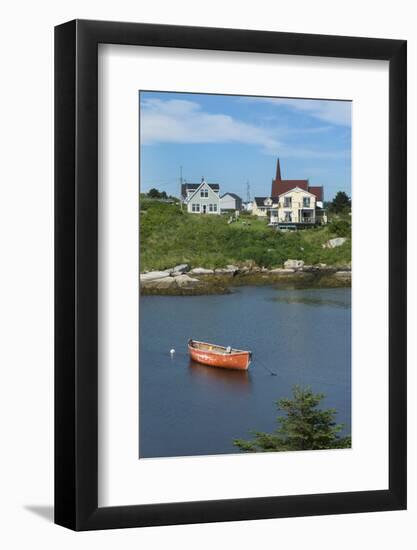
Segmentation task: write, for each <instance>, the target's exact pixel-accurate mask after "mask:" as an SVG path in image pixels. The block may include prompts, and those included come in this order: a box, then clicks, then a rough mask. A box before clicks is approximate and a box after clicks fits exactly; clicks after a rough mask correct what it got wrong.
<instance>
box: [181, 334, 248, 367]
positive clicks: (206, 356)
mask: <svg viewBox="0 0 417 550" xmlns="http://www.w3.org/2000/svg"><path fill="white" fill-rule="evenodd" d="M188 353H189V354H190V357H191V359H192V360H193V361H196V362H197V363H202V364H203V365H209V366H210V367H220V368H223V369H235V370H248V367H249V364H250V362H251V359H252V352H250V351H243V350H241V349H233V348H231V347H225V346H217V345H216V344H208V343H206V342H197V340H189V341H188Z"/></svg>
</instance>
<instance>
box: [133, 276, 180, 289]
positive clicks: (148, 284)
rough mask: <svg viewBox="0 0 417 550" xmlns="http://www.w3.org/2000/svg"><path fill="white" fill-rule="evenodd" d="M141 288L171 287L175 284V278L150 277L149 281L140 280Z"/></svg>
mask: <svg viewBox="0 0 417 550" xmlns="http://www.w3.org/2000/svg"><path fill="white" fill-rule="evenodd" d="M141 286H142V288H158V289H164V288H171V287H173V286H176V279H174V278H173V277H164V278H163V279H152V280H150V281H141Z"/></svg>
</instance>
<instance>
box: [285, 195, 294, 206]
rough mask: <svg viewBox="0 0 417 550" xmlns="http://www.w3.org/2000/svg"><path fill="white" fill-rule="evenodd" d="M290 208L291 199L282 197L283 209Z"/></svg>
mask: <svg viewBox="0 0 417 550" xmlns="http://www.w3.org/2000/svg"><path fill="white" fill-rule="evenodd" d="M291 206H292V198H291V197H284V207H285V208H291Z"/></svg>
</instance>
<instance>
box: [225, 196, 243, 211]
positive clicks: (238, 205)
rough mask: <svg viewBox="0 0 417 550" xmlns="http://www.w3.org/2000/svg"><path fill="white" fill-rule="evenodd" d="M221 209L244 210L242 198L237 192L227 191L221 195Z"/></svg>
mask: <svg viewBox="0 0 417 550" xmlns="http://www.w3.org/2000/svg"><path fill="white" fill-rule="evenodd" d="M220 209H221V210H222V211H225V210H242V199H241V198H240V197H239V196H238V195H236V194H235V193H225V194H224V195H222V196H221V197H220Z"/></svg>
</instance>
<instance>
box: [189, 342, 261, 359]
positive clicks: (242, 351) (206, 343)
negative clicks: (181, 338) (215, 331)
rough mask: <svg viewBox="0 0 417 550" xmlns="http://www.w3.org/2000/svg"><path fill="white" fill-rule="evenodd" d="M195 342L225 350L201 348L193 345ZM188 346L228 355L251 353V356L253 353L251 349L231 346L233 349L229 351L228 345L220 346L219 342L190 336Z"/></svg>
mask: <svg viewBox="0 0 417 550" xmlns="http://www.w3.org/2000/svg"><path fill="white" fill-rule="evenodd" d="M193 343H196V344H203V345H204V346H211V347H215V348H219V349H220V350H224V351H223V352H222V351H217V350H215V349H201V348H198V347H195V346H193V345H192V344H193ZM188 347H189V348H191V349H193V350H196V351H202V352H208V353H214V354H216V355H227V356H231V355H247V354H249V355H250V356H251V355H252V352H251V351H249V350H243V349H235V348H231V351H230V352H228V351H226V350H227V347H226V346H220V345H218V344H210V343H209V342H200V341H199V340H193V339H192V338H190V340H189V341H188Z"/></svg>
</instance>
